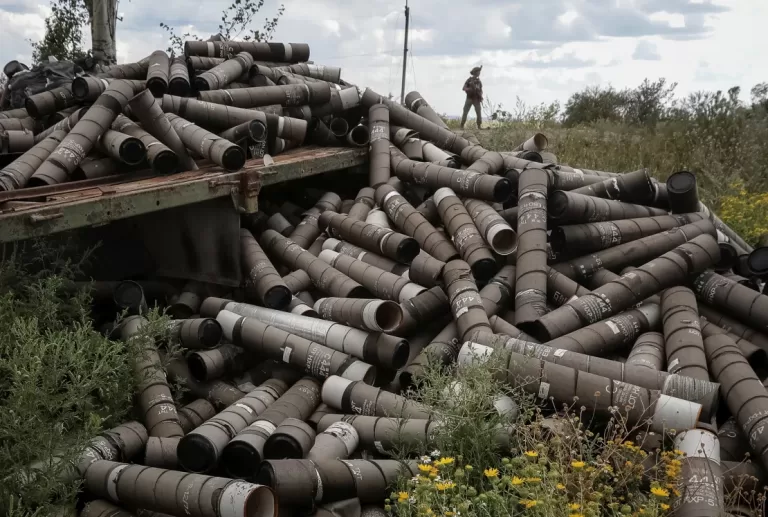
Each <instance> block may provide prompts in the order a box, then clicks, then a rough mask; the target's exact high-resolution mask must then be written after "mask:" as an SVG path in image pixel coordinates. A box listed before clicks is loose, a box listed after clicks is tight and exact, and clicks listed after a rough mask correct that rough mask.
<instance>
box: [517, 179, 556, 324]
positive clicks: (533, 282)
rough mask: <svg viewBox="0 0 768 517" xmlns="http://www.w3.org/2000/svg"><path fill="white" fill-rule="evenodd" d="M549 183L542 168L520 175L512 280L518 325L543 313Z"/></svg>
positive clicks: (545, 287) (545, 298) (545, 300)
mask: <svg viewBox="0 0 768 517" xmlns="http://www.w3.org/2000/svg"><path fill="white" fill-rule="evenodd" d="M549 185H550V180H549V176H548V175H547V173H546V172H545V171H544V170H542V169H526V170H524V171H523V172H522V174H521V175H520V182H519V185H518V207H519V210H518V214H517V262H516V264H517V271H516V274H517V278H516V282H515V289H516V290H515V325H517V326H518V327H523V326H524V325H528V324H531V323H532V322H534V321H535V320H536V319H537V318H539V317H541V316H543V315H544V314H545V313H546V312H547V306H546V302H547V251H546V244H547V210H548V209H547V195H548V190H549ZM523 330H526V329H525V328H523Z"/></svg>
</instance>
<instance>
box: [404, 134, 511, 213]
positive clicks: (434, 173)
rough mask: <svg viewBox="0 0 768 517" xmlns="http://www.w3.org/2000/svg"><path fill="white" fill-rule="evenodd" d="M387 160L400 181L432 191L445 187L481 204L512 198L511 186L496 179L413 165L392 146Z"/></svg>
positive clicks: (420, 164)
mask: <svg viewBox="0 0 768 517" xmlns="http://www.w3.org/2000/svg"><path fill="white" fill-rule="evenodd" d="M389 157H390V165H391V166H392V170H393V171H394V173H395V175H396V176H397V177H398V178H400V179H401V180H403V181H408V182H411V183H416V184H423V185H425V186H427V187H429V188H430V189H435V190H436V189H439V188H443V187H449V188H452V189H454V190H455V191H456V193H457V194H459V195H461V196H466V197H471V198H475V199H482V200H484V201H498V202H503V201H506V200H507V199H508V198H509V196H510V195H511V194H512V184H511V183H510V181H509V180H508V179H506V178H502V177H500V176H492V175H489V174H480V173H477V172H474V171H471V170H461V169H451V168H448V167H442V166H440V165H435V164H433V163H424V162H415V161H413V160H409V159H408V158H406V157H405V155H404V154H403V153H402V152H400V150H399V149H398V148H397V147H395V146H390V147H389Z"/></svg>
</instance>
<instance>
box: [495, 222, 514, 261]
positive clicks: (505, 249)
mask: <svg viewBox="0 0 768 517" xmlns="http://www.w3.org/2000/svg"><path fill="white" fill-rule="evenodd" d="M488 243H489V244H490V245H491V248H493V251H495V252H496V253H498V254H499V255H504V256H506V255H511V254H512V253H514V252H515V250H516V249H517V233H515V231H514V230H513V229H512V228H511V227H509V226H506V225H502V224H497V225H495V226H492V227H491V228H490V229H489V230H488Z"/></svg>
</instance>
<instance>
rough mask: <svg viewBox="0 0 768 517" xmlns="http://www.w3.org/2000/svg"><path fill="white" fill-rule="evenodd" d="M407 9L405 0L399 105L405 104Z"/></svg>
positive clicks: (408, 13)
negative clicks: (401, 80)
mask: <svg viewBox="0 0 768 517" xmlns="http://www.w3.org/2000/svg"><path fill="white" fill-rule="evenodd" d="M410 13H411V11H410V9H408V0H405V41H404V43H403V82H402V85H401V86H400V104H405V70H406V68H405V66H406V63H407V62H408V19H409V17H410Z"/></svg>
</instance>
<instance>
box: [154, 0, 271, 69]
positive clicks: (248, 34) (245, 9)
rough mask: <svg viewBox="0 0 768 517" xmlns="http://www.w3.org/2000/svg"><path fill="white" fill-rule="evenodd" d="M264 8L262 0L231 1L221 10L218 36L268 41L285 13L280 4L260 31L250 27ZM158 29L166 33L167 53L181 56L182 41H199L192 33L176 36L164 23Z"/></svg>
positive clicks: (173, 30) (171, 28)
mask: <svg viewBox="0 0 768 517" xmlns="http://www.w3.org/2000/svg"><path fill="white" fill-rule="evenodd" d="M262 7H264V0H233V2H232V4H231V5H230V6H229V7H227V8H226V9H222V10H221V23H219V26H218V34H219V35H220V36H221V38H222V39H225V40H231V39H232V40H233V39H238V38H241V39H243V40H244V41H268V40H269V39H270V38H271V37H272V34H273V33H274V32H275V29H276V28H277V22H278V21H279V20H280V17H281V16H282V15H283V13H284V12H285V5H283V4H280V7H278V8H277V12H276V13H275V15H274V16H273V17H272V18H265V19H264V25H263V26H262V28H261V29H254V28H253V27H252V24H253V19H254V18H255V17H256V15H257V14H258V13H259V11H260V10H261V8H262ZM160 27H162V28H163V29H165V30H166V31H168V53H173V54H176V55H181V54H183V53H184V41H185V40H188V39H193V40H198V41H199V40H201V39H203V38H201V37H200V36H198V35H197V34H194V33H190V32H187V33H184V34H177V33H176V29H174V28H173V27H171V26H170V25H168V24H166V23H160Z"/></svg>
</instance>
